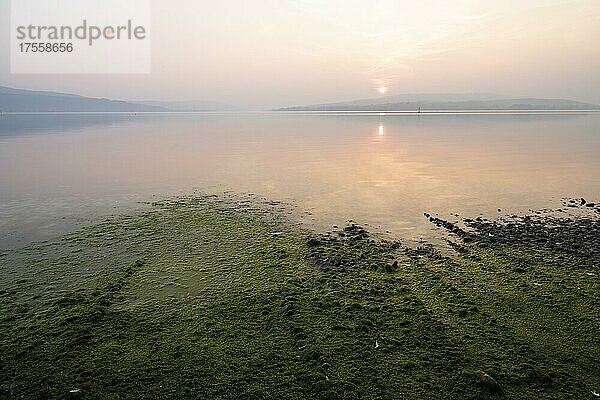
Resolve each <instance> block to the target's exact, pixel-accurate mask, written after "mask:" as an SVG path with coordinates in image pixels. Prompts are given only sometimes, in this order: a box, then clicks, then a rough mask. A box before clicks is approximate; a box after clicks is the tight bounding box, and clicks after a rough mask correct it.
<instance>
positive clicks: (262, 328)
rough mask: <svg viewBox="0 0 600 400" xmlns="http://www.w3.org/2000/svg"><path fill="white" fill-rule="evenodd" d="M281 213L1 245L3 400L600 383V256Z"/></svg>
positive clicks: (560, 388) (136, 223) (125, 221)
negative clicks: (316, 223)
mask: <svg viewBox="0 0 600 400" xmlns="http://www.w3.org/2000/svg"><path fill="white" fill-rule="evenodd" d="M265 213H266V214H269V215H271V217H270V218H264V215H265ZM276 214H277V213H276V212H271V211H269V210H260V209H254V210H248V209H245V210H240V209H239V207H236V206H234V205H232V204H231V202H228V201H224V202H223V201H218V200H216V199H214V198H211V197H195V198H186V199H180V200H174V201H165V202H161V203H157V204H155V205H154V207H153V209H152V210H150V211H144V212H141V213H140V214H136V215H130V216H120V217H115V218H112V219H110V220H108V221H105V222H103V223H101V224H98V225H95V226H92V227H89V228H85V229H83V230H81V231H79V232H77V233H74V234H72V235H69V236H67V237H65V238H64V239H63V240H62V241H60V242H58V243H43V244H34V245H31V246H29V247H27V248H24V249H20V250H11V251H5V252H4V253H2V254H1V255H0V354H2V358H1V360H0V398H107V399H125V398H136V399H137V398H182V399H186V398H207V399H213V398H214V399H241V398H243V399H270V398H277V399H288V398H290V399H294V398H297V399H309V398H310V399H319V398H321V399H338V398H339V399H353V398H356V399H358V398H365V399H402V398H406V399H411V398H415V399H421V398H422V399H451V398H456V399H469V398H494V397H503V396H504V397H506V398H544V399H547V398H577V399H581V398H593V397H594V395H593V394H592V391H600V361H599V360H600V339H599V333H600V313H599V310H600V285H599V276H598V270H597V269H595V270H594V268H597V267H596V266H597V265H598V264H594V263H595V262H596V258H595V257H597V255H596V256H594V255H593V254H590V255H589V256H588V255H585V254H584V255H581V254H577V255H574V254H572V253H569V252H561V250H560V249H554V248H550V249H545V250H540V249H539V248H537V247H536V246H533V245H520V246H517V245H511V244H507V243H502V244H500V245H493V244H490V243H487V242H479V241H475V242H473V243H469V244H467V245H465V246H464V247H462V248H461V254H460V255H459V256H456V257H444V256H441V255H440V254H438V253H437V252H436V251H434V250H432V249H429V248H423V249H417V250H408V249H403V248H401V247H400V246H399V245H398V244H397V243H389V242H376V241H373V240H372V239H371V238H370V237H369V235H368V233H367V232H365V231H363V230H362V229H360V228H358V227H350V228H347V229H346V230H343V231H341V232H339V233H333V234H330V235H315V234H312V233H308V232H306V231H303V230H302V229H299V228H297V227H294V226H290V225H285V224H283V223H282V222H281V221H276V220H275V219H274V218H272V216H273V215H276ZM282 231H283V232H285V233H283V234H279V233H280V232H282ZM273 233H276V234H273ZM394 261H395V262H394Z"/></svg>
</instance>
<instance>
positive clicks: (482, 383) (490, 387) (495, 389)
mask: <svg viewBox="0 0 600 400" xmlns="http://www.w3.org/2000/svg"><path fill="white" fill-rule="evenodd" d="M475 384H476V385H477V386H479V387H480V388H482V389H484V390H486V391H487V392H489V393H492V394H502V393H503V392H504V390H502V386H500V384H499V383H498V382H497V381H496V380H495V379H494V378H492V377H491V376H490V375H489V374H487V373H485V372H484V371H475Z"/></svg>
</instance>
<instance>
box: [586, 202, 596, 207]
mask: <svg viewBox="0 0 600 400" xmlns="http://www.w3.org/2000/svg"><path fill="white" fill-rule="evenodd" d="M595 206H596V203H587V204H586V207H595Z"/></svg>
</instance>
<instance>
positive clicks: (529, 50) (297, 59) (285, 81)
mask: <svg viewBox="0 0 600 400" xmlns="http://www.w3.org/2000/svg"><path fill="white" fill-rule="evenodd" d="M98 1H100V0H98ZM152 21H153V22H152V26H151V30H152V59H153V61H152V73H151V74H149V75H11V74H10V60H9V52H8V46H9V32H8V27H9V25H10V14H9V4H8V0H0V27H1V28H0V29H1V30H2V32H1V33H2V35H1V36H0V48H2V49H3V51H2V53H1V54H0V85H4V86H13V87H21V88H35V89H47V90H56V91H65V92H73V93H79V94H83V95H89V96H102V97H110V98H122V99H165V100H192V99H197V100H214V101H222V102H227V103H232V104H238V105H243V106H259V107H274V106H285V105H294V104H307V103H319V102H326V101H337V100H350V99H356V98H365V97H367V98H368V97H375V96H376V95H377V89H378V88H379V87H380V86H381V85H385V86H386V87H387V89H388V91H387V93H388V94H391V95H392V94H400V93H416V92H429V93H441V92H488V93H499V94H505V95H514V96H532V97H561V98H570V99H575V100H582V101H589V102H595V103H600V72H599V71H600V0H571V1H565V0H560V1H553V0H540V1H537V0H504V1H501V2H500V1H498V2H497V1H491V0H490V1H487V0H486V1H441V0H440V1H435V0H429V1H428V0H424V1H423V0H411V1H402V0H390V1H383V0H381V1H373V0H370V1H367V0H363V1H353V0H339V1H337V0H335V1H327V0H296V1H291V0H290V1H285V0H264V1H263V0H248V1H244V0H238V1H227V0H218V1H202V0H176V1H167V0H164V1H163V0H154V1H153V3H152Z"/></svg>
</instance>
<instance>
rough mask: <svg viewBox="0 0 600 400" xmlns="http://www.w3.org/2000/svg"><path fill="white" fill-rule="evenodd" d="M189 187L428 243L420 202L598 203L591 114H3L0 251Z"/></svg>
mask: <svg viewBox="0 0 600 400" xmlns="http://www.w3.org/2000/svg"><path fill="white" fill-rule="evenodd" d="M195 190H196V191H203V192H210V193H219V192H221V193H222V192H223V191H226V190H232V191H234V192H237V193H247V192H252V193H256V195H257V196H266V197H268V198H270V199H274V200H284V201H290V202H293V203H294V204H296V205H297V206H298V209H301V210H305V211H309V212H311V213H312V215H310V216H305V217H304V220H305V222H306V223H307V224H309V225H312V226H313V227H315V228H317V229H319V230H327V229H330V228H331V226H332V225H334V224H337V225H343V224H344V222H345V221H346V220H348V219H353V220H354V221H357V222H358V223H363V224H365V223H366V224H368V226H369V227H370V229H372V230H375V231H379V232H386V231H390V232H391V234H392V235H395V236H398V237H400V238H405V239H409V240H418V239H419V238H420V237H423V238H425V239H428V238H430V237H432V236H434V235H435V234H436V233H435V231H432V226H431V224H429V223H428V222H427V221H426V220H425V218H424V217H423V212H431V213H439V214H440V215H441V216H448V215H449V214H450V213H453V212H454V213H458V214H460V215H461V217H467V216H477V215H479V214H480V213H483V214H485V215H488V216H490V215H491V216H496V215H504V214H507V213H508V214H512V213H521V212H527V210H528V209H530V208H531V209H540V208H545V207H550V208H557V207H560V206H561V198H562V197H569V196H573V197H585V198H588V199H594V200H600V114H597V113H432V114H421V115H416V114H410V113H404V114H403V113H400V114H389V113H388V114H385V115H380V114H378V113H337V114H336V113H325V114H324V113H312V114H310V113H308V114H278V113H245V114H244V113H240V114H210V113H204V114H203V113H195V114H137V115H127V114H59V115H56V114H54V115H44V114H36V115H6V114H4V115H0V247H14V246H20V245H23V244H26V243H27V242H29V241H31V240H43V239H49V238H52V237H55V236H56V235H58V234H60V233H62V232H65V231H67V230H69V229H71V228H72V227H73V226H77V225H80V224H81V223H85V222H86V221H89V220H91V219H93V218H94V216H97V215H108V214H111V213H115V212H120V211H121V210H124V209H128V208H131V207H136V202H137V201H147V200H153V199H156V198H161V197H165V196H170V195H178V194H189V193H193V192H194V191H195ZM498 208H500V209H502V212H501V213H499V212H498V211H497V209H498Z"/></svg>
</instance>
